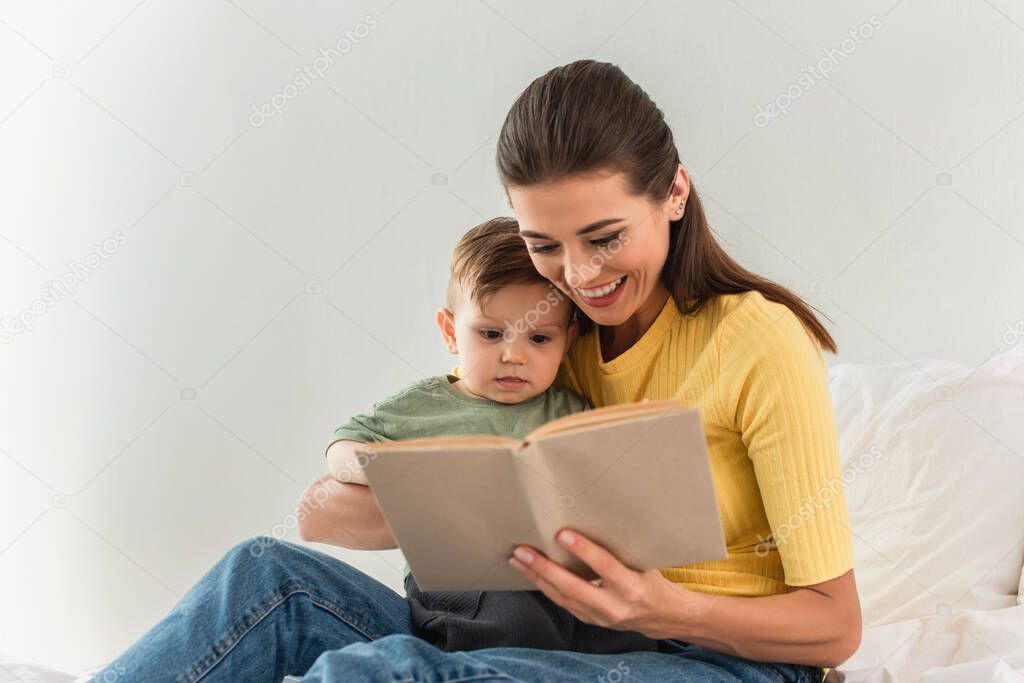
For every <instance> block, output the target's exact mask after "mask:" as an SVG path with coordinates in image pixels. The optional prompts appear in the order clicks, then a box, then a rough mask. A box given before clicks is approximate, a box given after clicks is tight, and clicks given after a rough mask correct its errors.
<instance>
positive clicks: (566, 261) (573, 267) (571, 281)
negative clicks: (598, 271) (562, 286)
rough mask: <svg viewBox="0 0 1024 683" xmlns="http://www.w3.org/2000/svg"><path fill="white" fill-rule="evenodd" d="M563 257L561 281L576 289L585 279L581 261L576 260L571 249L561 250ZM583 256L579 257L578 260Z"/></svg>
mask: <svg viewBox="0 0 1024 683" xmlns="http://www.w3.org/2000/svg"><path fill="white" fill-rule="evenodd" d="M563 252H564V254H565V257H564V258H563V260H562V279H563V280H564V281H565V282H566V283H567V284H568V285H569V286H570V287H578V286H579V285H580V283H581V282H584V281H585V280H586V279H587V278H586V276H585V274H584V273H583V272H582V271H583V266H582V265H581V264H582V263H583V261H582V260H577V259H576V258H575V255H574V253H573V251H572V250H571V249H569V248H568V247H566V248H565V249H564V250H563ZM582 258H583V256H582V255H580V259H582Z"/></svg>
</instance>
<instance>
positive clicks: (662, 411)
mask: <svg viewBox="0 0 1024 683" xmlns="http://www.w3.org/2000/svg"><path fill="white" fill-rule="evenodd" d="M672 404H675V405H674V406H673V405H672ZM648 405H649V404H648ZM644 412H645V413H646V415H645V416H643V417H639V418H637V417H634V418H633V419H631V420H628V421H620V422H611V423H609V424H605V425H602V426H601V427H600V428H588V429H579V430H564V431H560V432H556V433H554V434H549V435H546V436H544V438H541V439H538V440H537V441H535V442H533V443H531V444H530V445H529V446H528V447H527V448H524V449H522V450H520V451H518V452H517V454H516V457H517V458H520V459H522V460H523V461H524V462H525V463H526V464H528V465H529V467H530V470H531V471H534V472H537V473H539V474H540V475H541V479H542V480H543V481H544V485H543V486H537V487H536V488H535V487H534V486H532V482H533V481H534V480H532V479H531V480H529V481H527V482H524V483H525V485H524V488H525V490H526V494H527V496H528V497H529V498H530V500H531V506H532V507H533V509H534V515H535V516H536V518H537V519H538V525H539V527H540V529H541V532H542V533H541V535H542V537H543V538H544V544H543V545H542V546H538V547H539V548H540V549H541V550H543V551H544V552H545V554H547V555H548V556H549V557H551V558H552V559H554V560H555V561H557V562H559V563H560V564H563V565H564V566H566V567H568V568H569V569H571V570H573V571H575V572H577V573H580V574H581V575H584V574H585V573H586V572H588V571H589V570H587V569H586V568H585V566H584V565H581V563H579V561H578V560H576V559H575V558H574V556H572V555H571V553H569V552H568V551H567V550H565V549H563V548H562V547H561V546H560V545H558V544H557V543H556V542H555V541H554V535H555V533H556V532H557V531H558V529H559V528H561V527H562V526H571V527H573V528H575V529H578V530H579V531H580V532H581V533H583V534H584V535H586V536H588V537H589V538H591V539H593V540H594V541H595V542H597V543H599V544H601V545H603V546H605V547H606V548H607V549H608V550H609V551H611V552H612V553H613V554H614V555H615V556H616V557H618V558H619V560H620V561H621V562H623V564H626V565H627V566H630V567H632V568H634V569H637V570H646V569H653V568H658V567H669V566H677V565H682V564H689V563H692V562H702V561H707V560H713V559H724V558H725V557H727V552H726V547H725V541H724V533H723V530H722V526H721V518H720V516H719V513H718V503H717V499H716V496H715V490H714V484H713V480H712V478H711V471H710V467H709V463H708V461H707V454H706V440H705V437H704V430H703V424H702V422H701V419H700V413H699V411H697V410H695V409H683V408H682V407H681V406H680V405H679V404H677V403H676V402H674V401H672V402H665V403H664V405H661V406H656V408H655V409H654V410H647V411H644ZM551 489H554V492H555V493H554V494H552V493H551ZM552 495H554V498H552ZM585 578H590V577H588V576H585Z"/></svg>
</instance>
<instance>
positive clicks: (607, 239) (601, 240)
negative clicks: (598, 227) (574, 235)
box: [590, 230, 622, 247]
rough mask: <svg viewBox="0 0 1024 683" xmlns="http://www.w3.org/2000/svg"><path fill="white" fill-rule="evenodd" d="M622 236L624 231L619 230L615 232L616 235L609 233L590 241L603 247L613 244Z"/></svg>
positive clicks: (596, 245)
mask: <svg viewBox="0 0 1024 683" xmlns="http://www.w3.org/2000/svg"><path fill="white" fill-rule="evenodd" d="M620 237H622V231H621V230H620V231H619V232H617V233H615V234H614V235H608V236H607V237H599V238H597V239H595V240H590V243H591V244H593V245H594V246H595V247H603V246H606V245H608V244H611V243H612V242H614V241H615V240H617V239H619V238H620Z"/></svg>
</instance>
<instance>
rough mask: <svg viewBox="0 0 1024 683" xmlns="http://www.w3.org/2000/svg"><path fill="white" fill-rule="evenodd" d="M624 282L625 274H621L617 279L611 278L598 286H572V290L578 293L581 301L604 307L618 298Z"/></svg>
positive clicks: (588, 304)
mask: <svg viewBox="0 0 1024 683" xmlns="http://www.w3.org/2000/svg"><path fill="white" fill-rule="evenodd" d="M625 284H626V276H625V275H623V276H621V277H620V278H619V279H617V280H612V281H611V282H609V283H606V284H604V285H602V286H600V287H580V288H577V287H573V290H574V291H575V292H576V293H577V294H578V295H579V298H580V302H581V303H583V304H585V305H587V306H594V307H596V308H604V307H606V306H611V305H612V304H613V303H615V302H616V301H617V300H618V299H619V297H620V296H621V295H622V290H623V289H625V286H624V285H625Z"/></svg>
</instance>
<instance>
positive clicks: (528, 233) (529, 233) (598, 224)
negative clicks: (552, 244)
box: [519, 218, 625, 240]
mask: <svg viewBox="0 0 1024 683" xmlns="http://www.w3.org/2000/svg"><path fill="white" fill-rule="evenodd" d="M624 220H625V219H624V218H604V219H602V220H599V221H595V222H594V223H591V224H590V225H587V226H585V227H582V228H580V229H579V230H577V231H576V234H577V235H586V234H587V233H589V232H594V231H595V230H600V229H601V228H604V227H606V226H609V225H611V224H612V223H620V222H622V221H624ZM519 235H520V236H521V237H533V238H534V239H540V240H549V239H551V238H550V237H548V236H547V235H545V234H544V233H540V232H536V231H534V230H520V231H519Z"/></svg>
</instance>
